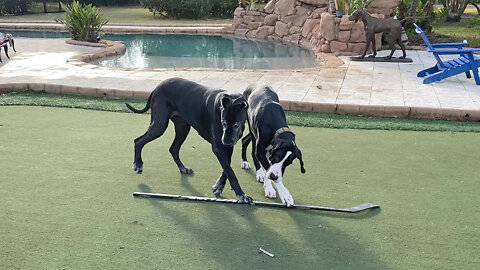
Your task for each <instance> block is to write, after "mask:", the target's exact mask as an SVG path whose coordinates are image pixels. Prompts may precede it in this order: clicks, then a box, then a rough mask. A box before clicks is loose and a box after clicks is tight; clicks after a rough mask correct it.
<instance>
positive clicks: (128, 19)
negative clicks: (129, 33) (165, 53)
mask: <svg viewBox="0 0 480 270" xmlns="http://www.w3.org/2000/svg"><path fill="white" fill-rule="evenodd" d="M99 10H100V12H102V13H103V15H105V16H106V17H107V18H109V19H110V21H109V22H110V23H123V24H153V25H155V24H158V25H161V24H231V23H232V22H233V18H227V19H202V20H187V19H171V18H161V17H158V16H156V17H154V16H153V14H152V13H151V12H150V11H148V9H145V8H143V7H141V6H122V7H99ZM63 15H64V13H36V14H28V15H18V16H3V17H2V16H0V21H1V20H2V19H3V20H5V19H7V20H35V21H52V22H54V20H55V19H60V18H62V17H63Z"/></svg>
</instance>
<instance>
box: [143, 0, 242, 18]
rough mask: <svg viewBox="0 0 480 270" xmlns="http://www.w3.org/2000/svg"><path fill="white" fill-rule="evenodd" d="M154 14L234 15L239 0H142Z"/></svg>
mask: <svg viewBox="0 0 480 270" xmlns="http://www.w3.org/2000/svg"><path fill="white" fill-rule="evenodd" d="M140 2H141V4H142V6H143V7H144V8H148V9H149V10H150V12H153V14H154V15H155V14H159V15H160V16H167V17H173V18H186V19H199V18H208V17H210V18H212V17H215V18H221V17H232V16H233V12H234V11H235V8H236V7H237V6H238V0H141V1H140Z"/></svg>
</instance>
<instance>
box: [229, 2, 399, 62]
mask: <svg viewBox="0 0 480 270" xmlns="http://www.w3.org/2000/svg"><path fill="white" fill-rule="evenodd" d="M399 2H400V0H376V1H375V2H374V3H373V4H372V7H373V8H370V9H369V12H371V13H373V14H372V15H373V16H376V17H379V18H384V17H385V15H386V14H388V15H389V14H390V13H391V12H392V11H393V8H395V7H396V6H397V5H398V4H399ZM328 5H329V3H328V0H271V1H270V2H269V3H268V4H267V5H266V6H265V8H264V9H263V10H261V11H250V10H245V9H243V8H237V10H235V14H234V23H233V29H232V32H233V33H234V34H235V35H238V36H245V37H247V38H259V39H269V40H277V41H283V42H292V43H295V44H298V45H301V46H303V47H307V48H310V49H312V50H313V51H315V53H316V54H317V55H320V54H319V53H334V54H336V55H357V54H360V53H362V52H363V50H364V49H365V41H366V40H365V29H364V25H363V23H362V22H357V23H355V22H351V21H349V20H348V16H343V17H342V18H337V17H336V16H335V15H332V14H330V12H329V10H328ZM374 12H379V13H374ZM380 42H381V37H380V35H378V36H377V48H379V47H380V46H379V45H380Z"/></svg>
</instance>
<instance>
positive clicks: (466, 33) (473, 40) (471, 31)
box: [433, 22, 480, 48]
mask: <svg viewBox="0 0 480 270" xmlns="http://www.w3.org/2000/svg"><path fill="white" fill-rule="evenodd" d="M433 32H434V33H437V34H441V35H445V36H448V37H451V38H453V39H454V40H456V42H462V41H463V40H467V41H468V43H469V46H470V47H475V48H479V47H480V23H478V24H468V23H465V22H456V23H446V22H436V23H434V24H433Z"/></svg>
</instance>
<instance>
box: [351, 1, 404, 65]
mask: <svg viewBox="0 0 480 270" xmlns="http://www.w3.org/2000/svg"><path fill="white" fill-rule="evenodd" d="M348 19H349V20H350V21H355V22H358V21H359V20H360V21H362V22H363V25H364V26H365V32H366V35H367V37H366V38H367V43H366V45H365V51H364V52H363V54H362V56H360V57H359V58H364V57H365V55H366V54H367V50H368V47H369V46H370V43H372V51H373V54H372V55H370V56H369V57H375V56H376V55H377V49H376V48H375V34H376V33H384V34H386V37H385V39H386V40H387V42H388V46H389V47H390V50H391V51H390V55H389V56H387V57H385V59H387V60H388V59H390V58H392V55H393V53H394V52H395V43H396V44H398V45H399V46H400V48H401V49H402V52H403V56H400V57H399V58H400V59H403V58H405V57H406V53H405V45H403V42H402V23H401V22H400V21H398V20H395V19H380V18H375V17H373V16H370V14H368V13H367V12H366V11H363V10H360V9H358V10H355V12H353V14H352V15H351V16H349V17H348Z"/></svg>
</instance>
